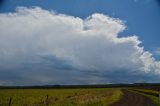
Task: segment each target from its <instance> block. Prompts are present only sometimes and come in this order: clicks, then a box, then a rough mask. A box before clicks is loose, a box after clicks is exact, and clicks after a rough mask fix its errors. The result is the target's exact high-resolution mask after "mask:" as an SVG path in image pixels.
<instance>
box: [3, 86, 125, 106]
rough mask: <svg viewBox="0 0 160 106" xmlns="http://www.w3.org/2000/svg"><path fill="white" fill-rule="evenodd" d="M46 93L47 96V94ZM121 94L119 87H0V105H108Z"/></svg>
mask: <svg viewBox="0 0 160 106" xmlns="http://www.w3.org/2000/svg"><path fill="white" fill-rule="evenodd" d="M46 95H48V98H47V96H46ZM121 96H122V92H121V90H120V89H110V88H92V89H0V106H5V105H8V103H9V98H10V97H11V98H12V101H11V104H12V106H37V105H38V106H44V104H46V102H47V103H48V104H49V106H108V105H110V104H112V103H114V102H116V101H117V100H119V99H120V97H121Z"/></svg>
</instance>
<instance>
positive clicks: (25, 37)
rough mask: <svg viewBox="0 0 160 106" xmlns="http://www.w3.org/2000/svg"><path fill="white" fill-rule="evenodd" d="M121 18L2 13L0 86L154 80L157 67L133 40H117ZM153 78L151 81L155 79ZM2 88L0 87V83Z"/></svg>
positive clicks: (38, 10)
mask: <svg viewBox="0 0 160 106" xmlns="http://www.w3.org/2000/svg"><path fill="white" fill-rule="evenodd" d="M125 28H126V26H125V24H124V22H123V21H122V20H120V19H115V18H112V17H109V16H107V15H104V14H99V13H95V14H92V15H91V16H89V17H88V18H86V19H81V18H79V17H73V16H68V15H65V14H57V13H55V12H54V11H48V10H43V9H41V8H39V7H34V8H25V7H19V8H17V11H16V12H15V13H1V14H0V32H1V33H0V72H1V74H2V75H3V74H4V76H5V77H3V78H0V83H1V82H3V84H6V85H7V84H11V85H14V84H17V85H22V84H57V83H58V84H88V83H115V82H116V83H117V82H137V81H156V80H157V79H160V78H159V77H158V75H159V73H160V62H159V61H156V60H155V58H154V57H153V56H152V54H151V53H150V52H148V51H144V49H143V47H141V46H139V44H140V43H141V41H140V40H139V39H138V36H136V35H130V36H128V37H119V35H118V34H119V33H120V32H123V31H124V30H125ZM153 77H154V79H153ZM1 84H2V83H1Z"/></svg>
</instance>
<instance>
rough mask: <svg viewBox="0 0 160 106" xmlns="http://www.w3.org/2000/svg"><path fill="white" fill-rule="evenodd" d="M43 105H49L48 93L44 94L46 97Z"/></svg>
mask: <svg viewBox="0 0 160 106" xmlns="http://www.w3.org/2000/svg"><path fill="white" fill-rule="evenodd" d="M45 106H49V103H48V95H47V96H46V99H45Z"/></svg>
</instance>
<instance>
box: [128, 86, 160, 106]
mask: <svg viewBox="0 0 160 106" xmlns="http://www.w3.org/2000/svg"><path fill="white" fill-rule="evenodd" d="M130 90H132V91H134V92H137V93H140V94H142V95H145V96H147V97H149V98H150V99H151V100H152V101H153V103H154V104H155V105H156V106H160V98H159V94H160V92H159V91H156V90H151V89H145V88H143V89H142V88H141V89H130Z"/></svg>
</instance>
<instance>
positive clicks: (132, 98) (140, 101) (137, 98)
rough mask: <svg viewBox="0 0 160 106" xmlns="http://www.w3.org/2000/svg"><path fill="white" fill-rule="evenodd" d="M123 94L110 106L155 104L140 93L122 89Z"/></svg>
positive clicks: (152, 105) (145, 105)
mask: <svg viewBox="0 0 160 106" xmlns="http://www.w3.org/2000/svg"><path fill="white" fill-rule="evenodd" d="M122 91H123V93H124V95H123V97H122V99H120V100H119V101H118V102H116V103H114V104H113V105H111V106H155V105H154V104H153V103H152V101H151V100H150V99H149V98H147V97H145V96H143V95H140V94H137V93H135V92H131V91H128V90H122Z"/></svg>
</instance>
